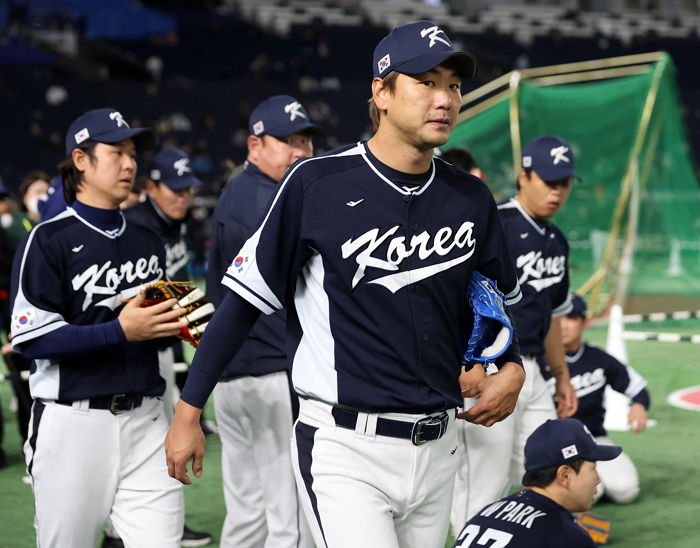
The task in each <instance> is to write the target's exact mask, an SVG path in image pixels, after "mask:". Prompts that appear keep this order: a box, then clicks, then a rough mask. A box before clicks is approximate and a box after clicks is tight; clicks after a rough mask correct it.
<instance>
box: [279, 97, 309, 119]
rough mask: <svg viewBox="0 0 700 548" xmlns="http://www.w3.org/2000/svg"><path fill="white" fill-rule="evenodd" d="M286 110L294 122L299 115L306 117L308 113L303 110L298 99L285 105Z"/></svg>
mask: <svg viewBox="0 0 700 548" xmlns="http://www.w3.org/2000/svg"><path fill="white" fill-rule="evenodd" d="M284 111H285V112H286V113H287V114H289V121H290V122H293V121H294V120H296V118H297V116H299V117H301V118H306V115H305V114H304V113H303V112H302V110H301V104H300V103H299V102H298V101H294V102H293V103H289V104H288V105H284Z"/></svg>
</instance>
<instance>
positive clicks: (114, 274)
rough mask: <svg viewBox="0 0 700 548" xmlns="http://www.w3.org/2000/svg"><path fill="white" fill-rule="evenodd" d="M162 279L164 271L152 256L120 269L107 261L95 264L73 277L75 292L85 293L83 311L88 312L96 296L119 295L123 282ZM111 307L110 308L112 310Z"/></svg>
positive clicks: (122, 266)
mask: <svg viewBox="0 0 700 548" xmlns="http://www.w3.org/2000/svg"><path fill="white" fill-rule="evenodd" d="M162 277H163V269H162V268H161V267H160V264H159V263H158V256H157V255H151V256H150V258H148V259H146V258H145V257H141V258H140V259H138V260H137V261H136V263H133V262H131V261H127V262H125V263H124V264H122V265H120V266H118V267H116V266H115V267H113V266H112V261H107V262H106V263H104V264H103V265H98V264H93V265H91V266H89V267H88V268H86V269H85V271H84V272H82V273H81V274H76V275H75V276H73V280H72V283H73V290H74V291H79V290H80V289H82V290H83V291H84V292H85V300H84V301H83V310H86V309H87V307H88V306H90V304H91V303H92V298H93V296H94V295H117V289H118V288H119V285H120V284H121V282H122V280H126V281H127V282H128V283H134V282H145V281H150V280H151V279H153V278H155V279H160V278H162ZM106 300H110V299H106ZM110 301H111V300H110ZM97 304H101V303H97ZM110 305H111V302H110ZM110 305H108V306H109V307H110V308H112V306H110Z"/></svg>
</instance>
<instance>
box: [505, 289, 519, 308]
mask: <svg viewBox="0 0 700 548" xmlns="http://www.w3.org/2000/svg"><path fill="white" fill-rule="evenodd" d="M522 298H523V294H522V293H521V292H520V291H518V294H517V295H515V296H513V297H508V298H506V304H507V305H508V306H513V305H514V304H517V303H519V302H520V299H522Z"/></svg>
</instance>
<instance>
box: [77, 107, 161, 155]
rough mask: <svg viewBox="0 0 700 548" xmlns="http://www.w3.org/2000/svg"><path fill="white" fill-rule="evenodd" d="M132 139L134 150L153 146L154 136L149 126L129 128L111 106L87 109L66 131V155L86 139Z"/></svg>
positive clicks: (101, 140)
mask: <svg viewBox="0 0 700 548" xmlns="http://www.w3.org/2000/svg"><path fill="white" fill-rule="evenodd" d="M125 139H132V140H133V141H134V144H135V145H136V152H143V151H145V150H149V149H151V148H153V146H154V145H155V137H154V135H153V132H152V131H151V130H150V129H149V128H143V127H142V128H133V129H132V128H131V127H130V126H129V124H128V122H127V121H126V120H124V117H123V116H122V115H121V113H120V112H119V111H118V110H116V109H113V108H99V109H96V110H88V111H87V112H85V113H83V114H81V115H80V116H79V117H78V118H76V119H75V120H74V121H73V123H72V124H71V125H70V127H69V128H68V131H67V132H66V155H70V153H71V152H72V151H73V149H75V148H77V147H78V146H80V145H81V144H82V143H84V142H86V141H95V142H97V143H107V144H115V143H119V142H121V141H124V140H125Z"/></svg>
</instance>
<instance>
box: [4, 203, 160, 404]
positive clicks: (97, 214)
mask: <svg viewBox="0 0 700 548" xmlns="http://www.w3.org/2000/svg"><path fill="white" fill-rule="evenodd" d="M104 218H108V219H112V220H115V219H116V223H112V222H111V221H110V222H108V223H107V224H101V221H102V220H103V219H104ZM164 264H165V262H164V257H163V247H162V244H161V243H160V241H159V240H158V238H157V237H156V236H155V235H154V234H152V233H151V232H150V231H148V230H146V229H144V228H142V227H139V226H137V225H135V224H131V223H127V222H126V221H125V220H124V218H123V216H122V215H121V214H120V213H119V212H118V211H117V210H114V211H113V210H98V209H96V208H90V207H88V206H85V205H83V204H80V203H79V202H76V203H75V205H74V207H71V208H68V209H66V210H65V211H63V212H62V213H60V214H58V215H57V216H55V217H53V218H52V219H50V220H48V221H45V222H43V223H41V224H39V225H37V226H36V227H35V228H34V229H33V230H32V232H31V233H30V234H29V236H28V238H27V239H26V240H25V242H24V245H23V247H22V248H21V249H20V250H18V252H17V254H16V255H15V261H14V265H13V294H14V298H13V301H14V304H13V312H12V333H13V344H14V345H15V346H17V347H18V348H19V350H20V351H22V345H23V344H29V343H31V342H33V341H37V340H39V339H40V338H41V337H42V336H44V335H48V334H50V333H52V332H54V331H56V330H58V329H61V328H62V327H64V326H67V325H75V326H89V325H94V324H103V323H105V322H112V321H114V320H116V318H117V316H118V315H119V312H120V311H121V307H122V306H123V300H124V299H128V298H130V297H133V296H135V295H136V293H137V292H138V290H139V287H140V286H142V285H144V284H149V283H153V282H155V281H158V280H160V279H162V278H164V276H165V271H164ZM119 330H121V328H119ZM69 343H70V341H65V345H66V346H67V345H69ZM156 345H157V342H156V341H143V342H126V341H125V340H124V338H123V332H122V333H121V340H120V341H119V344H114V345H111V346H109V347H105V348H102V349H99V350H96V351H93V352H89V353H82V354H80V353H78V354H76V355H69V356H67V357H62V358H60V359H52V358H50V357H47V358H41V359H36V360H35V366H34V368H33V370H32V373H31V376H30V381H29V383H30V388H31V393H32V397H34V398H42V399H50V400H55V399H61V400H79V399H84V398H90V397H99V396H107V395H112V394H119V393H132V394H143V395H147V396H157V395H160V394H162V393H163V389H164V387H165V384H164V381H163V379H162V378H161V377H160V375H159V373H158V355H157V346H156ZM61 350H62V351H65V350H66V349H65V348H62V349H61ZM49 353H50V352H49Z"/></svg>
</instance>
